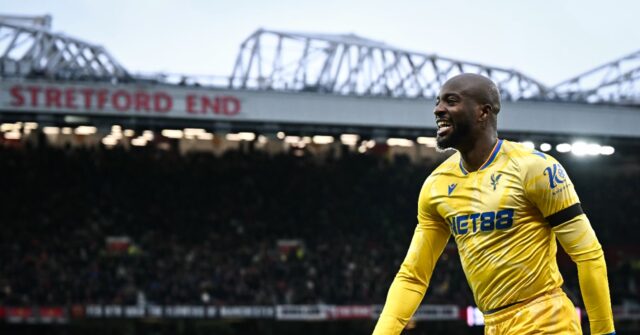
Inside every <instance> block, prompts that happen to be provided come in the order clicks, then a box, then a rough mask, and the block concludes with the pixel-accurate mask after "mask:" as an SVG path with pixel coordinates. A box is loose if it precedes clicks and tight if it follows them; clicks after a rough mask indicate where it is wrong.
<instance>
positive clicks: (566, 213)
mask: <svg viewBox="0 0 640 335" xmlns="http://www.w3.org/2000/svg"><path fill="white" fill-rule="evenodd" d="M580 214H584V212H583V211H582V206H581V205H580V203H579V202H578V203H575V204H573V205H571V206H569V207H567V208H565V209H562V210H560V211H559V212H557V213H555V214H551V215H549V216H547V217H546V218H545V219H546V220H547V222H549V224H550V225H551V227H555V226H559V225H561V224H563V223H565V222H567V221H569V220H571V219H573V218H575V217H576V216H578V215H580Z"/></svg>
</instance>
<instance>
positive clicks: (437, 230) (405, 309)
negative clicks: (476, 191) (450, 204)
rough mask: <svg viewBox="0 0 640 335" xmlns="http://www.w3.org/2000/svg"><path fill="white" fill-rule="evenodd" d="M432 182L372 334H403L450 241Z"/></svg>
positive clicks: (423, 194)
mask: <svg viewBox="0 0 640 335" xmlns="http://www.w3.org/2000/svg"><path fill="white" fill-rule="evenodd" d="M430 192H431V182H430V180H429V179H427V181H426V182H425V184H424V185H423V187H422V190H421V191H420V197H419V200H418V225H417V226H416V229H415V231H414V234H413V238H412V239H411V244H410V246H409V251H408V252H407V255H406V257H405V259H404V261H403V262H402V265H401V266H400V270H399V271H398V274H397V275H396V277H395V279H394V280H393V283H392V284H391V287H390V288H389V292H388V294H387V301H386V303H385V305H384V308H383V310H382V313H381V314H380V318H379V319H378V323H377V324H376V327H375V330H374V332H373V334H375V335H382V334H385V335H387V334H400V332H402V329H404V327H405V325H406V324H407V322H409V320H410V319H411V316H412V315H413V313H415V311H416V309H417V308H418V306H419V305H420V302H421V301H422V298H423V296H424V294H425V293H426V291H427V287H428V286H429V281H430V280H431V275H432V273H433V269H434V267H435V265H436V262H437V261H438V258H439V257H440V255H441V254H442V251H443V250H444V247H445V246H446V244H447V241H448V240H449V235H450V232H449V228H448V226H447V225H446V224H445V222H444V220H443V219H442V217H440V216H439V215H438V214H437V213H436V212H435V210H434V209H433V208H432V206H431V201H430Z"/></svg>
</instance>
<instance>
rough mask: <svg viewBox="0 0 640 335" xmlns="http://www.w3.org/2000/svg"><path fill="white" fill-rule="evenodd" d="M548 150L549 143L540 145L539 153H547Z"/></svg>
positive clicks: (549, 147) (549, 148)
mask: <svg viewBox="0 0 640 335" xmlns="http://www.w3.org/2000/svg"><path fill="white" fill-rule="evenodd" d="M549 150H551V144H549V143H542V144H540V151H543V152H547V151H549Z"/></svg>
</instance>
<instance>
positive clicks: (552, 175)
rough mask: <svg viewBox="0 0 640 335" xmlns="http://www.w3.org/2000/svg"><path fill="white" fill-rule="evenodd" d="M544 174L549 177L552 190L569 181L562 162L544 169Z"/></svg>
mask: <svg viewBox="0 0 640 335" xmlns="http://www.w3.org/2000/svg"><path fill="white" fill-rule="evenodd" d="M544 175H545V176H547V177H548V178H549V188H551V189H552V190H553V189H554V188H556V187H557V186H558V185H560V184H564V182H565V181H567V174H566V173H565V172H564V169H563V168H562V166H561V165H560V164H553V166H549V167H547V168H546V169H544Z"/></svg>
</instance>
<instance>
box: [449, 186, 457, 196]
mask: <svg viewBox="0 0 640 335" xmlns="http://www.w3.org/2000/svg"><path fill="white" fill-rule="evenodd" d="M456 186H458V184H455V183H454V184H451V185H449V194H448V195H451V192H453V190H455V189H456Z"/></svg>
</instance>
